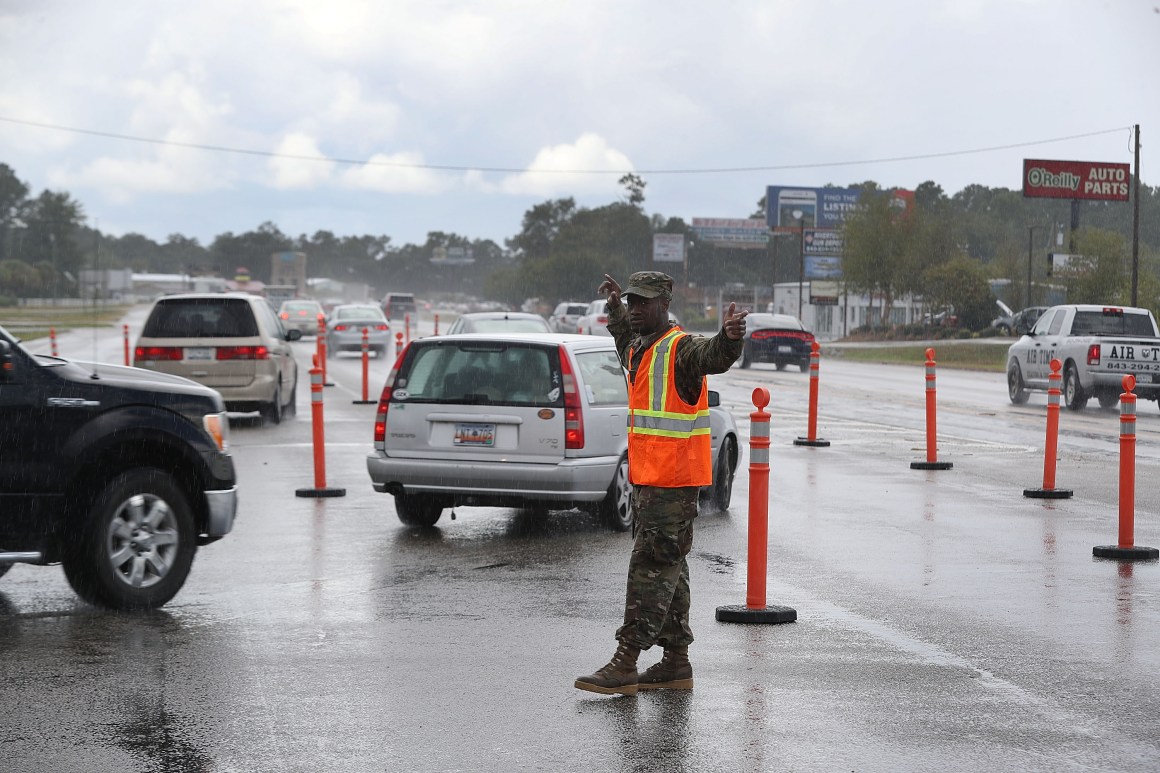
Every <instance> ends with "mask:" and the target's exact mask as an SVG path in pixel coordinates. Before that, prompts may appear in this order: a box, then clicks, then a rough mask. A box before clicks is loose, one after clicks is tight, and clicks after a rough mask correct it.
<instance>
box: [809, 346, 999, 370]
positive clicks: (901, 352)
mask: <svg viewBox="0 0 1160 773" xmlns="http://www.w3.org/2000/svg"><path fill="white" fill-rule="evenodd" d="M931 345H932V346H933V347H934V349H935V362H937V363H938V365H939V367H947V368H959V369H962V370H985V371H993V372H996V373H1002V372H1003V371H1004V370H1006V367H1007V347H1006V346H997V345H995V344H975V343H969V342H955V343H953V344H944V345H942V346H940V345H939V344H938V343H935V344H931ZM926 350H927V345H923V344H899V345H898V346H873V347H870V346H868V347H858V346H837V347H825V355H826V356H829V357H834V358H836V359H843V360H849V361H851V362H876V363H885V364H888V365H918V366H922V365H923V364H924V363H925V362H926Z"/></svg>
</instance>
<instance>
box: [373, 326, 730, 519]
mask: <svg viewBox="0 0 1160 773" xmlns="http://www.w3.org/2000/svg"><path fill="white" fill-rule="evenodd" d="M709 404H710V411H709V413H710V418H711V423H712V448H713V454H714V459H715V464H714V472H713V485H712V486H709V487H706V489H705V490H704V491H703V493H702V497H703V499H704V500H705V501H706V504H707V505H708V506H709V507H712V508H713V509H718V510H724V509H726V508H728V506H729V498H730V494H731V491H732V488H733V475H734V472H735V471H736V469H737V459H738V453H737V449H738V446H737V442H738V441H737V425H736V423H735V422H734V420H733V417H732V416H731V415H730V414H729V413H728V412H727V411H725V410H723V409H721V408H720V407H719V398H718V396H717V393H716V392H710V393H709ZM627 415H628V387H627V384H626V382H625V376H624V371H623V369H622V368H621V367H620V361H619V359H618V358H617V356H616V350H615V345H614V343H613V341H612V339H611V338H606V337H600V336H581V335H567V334H556V333H539V334H519V333H507V334H480V335H458V336H442V337H438V338H423V339H418V340H415V341H412V342H411V343H410V344H409V345H408V346H407V348H406V350H405V351H404V352H403V355H402V357H400V358H399V360H398V361H397V362H396V363H395V366H394V368H392V370H391V373H390V375H389V376H388V377H387V382H386V386H385V387H384V388H383V393H382V397H381V398H380V400H379V407H378V415H377V416H376V418H375V430H374V432H375V435H374V451H373V452H372V453H371V454H370V455H369V456H368V457H367V471H368V472H369V473H370V477H371V481H372V483H373V486H374V489H375V491H379V492H383V493H387V494H392V495H393V496H394V497H395V511H396V512H397V514H398V516H399V519H400V520H401V521H402V522H403V523H406V524H411V525H422V526H431V525H433V524H435V522H436V521H438V520H439V517H440V515H441V514H442V512H443V510H444V509H445V508H448V507H460V506H492V507H531V508H539V509H544V510H546V509H559V510H565V509H569V508H572V507H581V508H584V509H587V510H591V511H592V512H594V513H596V514H597V515H598V516H600V518H601V519H602V520H604V521H605V522H606V523H607V524H608V525H609V526H611V527H612V528H614V529H616V530H626V529H628V528H629V527H630V526H631V525H632V512H631V510H630V508H629V497H628V494H629V488H630V487H629V482H628V436H627V433H626V430H625V427H626V422H627Z"/></svg>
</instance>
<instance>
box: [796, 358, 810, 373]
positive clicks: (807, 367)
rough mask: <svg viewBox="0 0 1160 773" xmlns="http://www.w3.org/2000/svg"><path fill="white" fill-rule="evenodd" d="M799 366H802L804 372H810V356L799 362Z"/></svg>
mask: <svg viewBox="0 0 1160 773" xmlns="http://www.w3.org/2000/svg"><path fill="white" fill-rule="evenodd" d="M798 367H799V368H801V370H802V373H808V372H809V370H810V358H809V357H806V358H805V359H804V360H802V361H801V362H799V363H798Z"/></svg>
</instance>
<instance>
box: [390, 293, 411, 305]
mask: <svg viewBox="0 0 1160 773" xmlns="http://www.w3.org/2000/svg"><path fill="white" fill-rule="evenodd" d="M414 302H415V296H414V295H404V294H402V293H390V294H388V295H387V303H414Z"/></svg>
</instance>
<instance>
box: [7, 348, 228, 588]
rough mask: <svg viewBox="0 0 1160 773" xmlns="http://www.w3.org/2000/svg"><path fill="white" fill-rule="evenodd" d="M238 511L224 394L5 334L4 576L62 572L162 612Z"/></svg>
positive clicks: (76, 583) (73, 581) (74, 582)
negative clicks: (39, 569)
mask: <svg viewBox="0 0 1160 773" xmlns="http://www.w3.org/2000/svg"><path fill="white" fill-rule="evenodd" d="M236 512H237V480H236V477H235V473H234V464H233V460H232V459H231V457H230V455H229V419H228V417H227V416H226V413H225V406H224V403H223V402H222V398H221V395H219V394H218V393H217V392H215V391H214V390H212V389H209V388H207V387H204V386H201V385H200V384H197V383H194V382H193V381H189V380H188V379H184V378H179V377H176V376H167V375H164V374H160V373H152V372H149V371H145V370H139V369H137V368H128V367H124V366H119V365H106V364H93V363H82V362H73V361H69V360H65V359H61V358H59V357H49V356H45V355H34V354H32V353H30V352H29V351H28V350H26V349H25V348H23V347H22V346H20V344H19V342H18V339H16V338H14V337H13V336H12V335H10V334H9V333H8V331H6V330H5V329H4V328H2V327H0V576H2V575H3V574H5V573H6V572H7V571H8V570H9V569H10V568H11V567H12V565H13V564H14V563H29V564H41V565H49V564H56V563H60V564H62V565H63V567H64V573H65V576H66V577H67V578H68V582H69V584H70V585H71V586H72V588H73V590H74V591H76V593H77V594H78V595H79V596H80V597H81V598H83V599H84V600H86V601H88V602H90V603H92V604H96V605H99V606H103V607H109V608H113V609H131V610H142V609H153V608H156V607H159V606H161V605H162V604H165V603H166V602H167V601H169V600H170V599H171V598H173V596H174V595H175V594H176V593H177V591H178V590H180V589H181V586H182V585H183V584H184V583H185V579H186V577H187V576H188V575H189V570H190V567H191V566H192V564H193V557H194V553H195V552H196V551H197V548H198V546H199V545H205V544H207V543H209V542H213V541H214V540H217V539H220V538H221V537H223V536H224V535H226V534H228V533H229V531H230V529H231V528H233V523H234V516H235V514H236ZM0 587H2V586H0Z"/></svg>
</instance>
